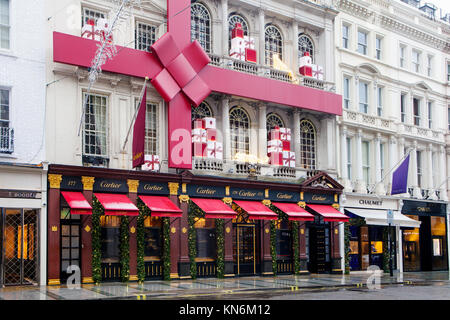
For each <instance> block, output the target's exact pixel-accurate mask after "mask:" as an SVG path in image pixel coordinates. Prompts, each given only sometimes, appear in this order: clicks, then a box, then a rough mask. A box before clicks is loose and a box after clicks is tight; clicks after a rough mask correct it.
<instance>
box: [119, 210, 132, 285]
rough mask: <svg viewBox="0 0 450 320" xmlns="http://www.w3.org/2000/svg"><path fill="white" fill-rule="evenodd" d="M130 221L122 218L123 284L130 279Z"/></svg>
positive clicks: (121, 274) (121, 268) (125, 217)
mask: <svg viewBox="0 0 450 320" xmlns="http://www.w3.org/2000/svg"><path fill="white" fill-rule="evenodd" d="M129 229H130V221H129V220H128V217H127V216H121V217H120V244H119V248H120V278H121V280H122V282H128V280H129V279H130V233H129Z"/></svg>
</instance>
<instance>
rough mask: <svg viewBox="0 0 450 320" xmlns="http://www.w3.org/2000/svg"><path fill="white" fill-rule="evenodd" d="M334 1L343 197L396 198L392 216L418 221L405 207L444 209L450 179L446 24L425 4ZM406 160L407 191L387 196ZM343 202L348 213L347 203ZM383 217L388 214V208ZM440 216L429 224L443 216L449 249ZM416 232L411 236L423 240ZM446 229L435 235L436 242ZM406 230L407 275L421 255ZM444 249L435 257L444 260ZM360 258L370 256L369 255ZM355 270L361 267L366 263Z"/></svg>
mask: <svg viewBox="0 0 450 320" xmlns="http://www.w3.org/2000/svg"><path fill="white" fill-rule="evenodd" d="M405 2H406V3H405ZM416 2H417V1H414V3H416ZM336 3H337V6H338V10H339V11H340V13H339V15H338V17H337V18H336V20H335V30H336V34H335V43H336V54H335V56H336V66H337V68H336V83H337V88H338V92H339V93H341V94H342V96H343V108H344V110H343V115H342V117H338V126H337V130H338V131H339V133H338V135H339V139H338V144H339V148H338V150H339V176H340V179H341V180H340V181H341V183H342V184H343V185H344V186H345V197H346V198H352V197H365V198H366V197H369V198H372V199H374V200H377V199H378V200H379V199H384V200H386V201H391V200H395V199H397V200H398V201H399V206H398V208H397V209H393V210H399V212H400V211H401V212H403V213H406V214H408V215H411V216H413V218H414V217H415V218H417V217H419V216H416V215H417V212H407V210H406V209H405V208H406V207H403V209H402V205H403V204H404V203H406V202H407V201H412V200H413V199H414V201H422V202H423V203H424V204H429V203H436V204H439V205H443V206H445V205H446V202H447V201H448V194H447V190H448V181H447V177H448V176H449V174H448V167H447V160H446V151H445V145H446V140H445V136H446V134H447V131H448V124H447V122H446V121H445V120H446V119H447V106H448V75H447V64H448V59H449V54H450V42H449V36H448V35H449V30H450V26H449V24H448V22H446V21H444V20H442V19H440V17H439V16H438V15H439V13H438V12H437V11H436V13H435V16H434V15H430V13H429V12H428V11H423V10H425V9H426V7H427V6H423V7H420V9H419V8H418V7H415V6H412V5H410V4H408V1H375V0H367V1H357V0H355V1H353V0H341V1H337V2H336ZM407 154H409V155H410V162H409V175H408V193H406V194H403V195H400V196H398V195H397V196H390V191H391V183H392V171H393V169H395V168H396V167H397V165H398V164H399V163H400V162H401V161H402V160H403V159H405V157H406V155H407ZM402 199H403V200H404V201H402ZM405 201H406V202H405ZM343 204H344V207H345V200H344V201H343ZM369 207H370V206H369ZM361 208H366V209H367V206H366V207H364V205H362V206H361ZM391 209H392V208H391ZM379 214H380V215H384V216H385V215H386V210H384V211H380V212H379ZM438 216H439V218H437V217H436V218H433V217H432V218H431V219H432V220H433V222H432V223H434V220H435V219H441V218H444V220H442V221H441V220H439V223H440V224H442V225H440V228H441V229H442V228H444V232H443V234H444V242H443V243H444V244H445V242H446V241H448V240H445V238H446V236H447V234H446V233H445V224H446V222H445V214H444V215H443V216H442V215H441V212H440V211H439V213H438ZM427 219H429V217H427V218H421V217H420V219H419V218H418V219H416V220H420V221H421V222H422V227H421V229H420V230H421V231H420V236H421V237H422V238H424V239H425V238H428V237H429V235H426V234H425V233H423V232H424V231H423V230H424V229H426V228H429V226H427V223H429V222H428V221H427ZM447 221H448V219H447ZM436 223H437V222H436ZM418 230H419V229H415V231H412V232H409V233H411V234H414V235H417V238H419V231H418ZM441 231H442V230H441ZM441 231H439V232H438V231H436V232H438V233H439V237H440V236H441V233H442V232H441ZM402 232H403V231H401V229H400V228H399V227H398V226H397V234H396V243H395V246H396V249H397V252H398V255H397V259H396V260H397V266H398V268H399V269H402V267H403V266H404V264H405V268H403V269H404V270H407V269H408V268H407V267H406V264H408V263H410V262H408V261H409V260H408V259H416V260H417V259H419V258H417V257H414V258H411V256H412V255H414V254H418V250H419V249H418V247H419V243H418V242H417V243H415V242H414V241H413V240H412V236H411V235H407V233H408V232H406V231H404V232H403V234H402ZM433 232H435V231H433ZM433 232H432V233H433ZM436 237H437V236H436ZM355 238H357V236H356V234H355ZM355 241H356V240H355ZM402 241H403V242H402ZM430 241H431V240H430ZM433 241H435V240H433ZM436 241H438V240H436ZM435 243H436V246H438V245H439V244H438V242H435ZM416 245H417V249H414V250H417V251H414V250H413V249H412V248H413V247H414V248H416V247H415V246H416ZM420 245H421V246H423V245H424V244H423V243H421V244H420ZM430 246H431V245H430ZM355 250H356V249H355ZM411 250H412V251H414V252H413V253H411ZM429 250H431V247H430V248H426V249H424V248H422V251H423V255H422V258H421V259H422V260H423V259H424V257H423V256H424V255H426V254H428V253H427V252H428V251H429ZM402 251H403V256H402V254H401V252H402ZM444 251H445V252H439V250H437V251H436V252H434V253H435V254H442V256H441V257H442V260H447V256H448V255H447V254H446V249H445V250H444ZM360 254H361V252H360ZM363 255H364V256H367V258H368V257H369V253H367V254H366V253H363ZM370 256H372V255H371V254H370ZM431 259H432V258H431V255H430V260H431ZM433 259H435V257H433ZM416 262H417V261H416ZM419 264H420V263H419ZM356 265H357V264H356ZM425 265H426V263H425V262H423V261H422V268H423V269H424V270H431V267H429V266H425ZM444 265H445V266H446V265H447V262H446V261H445V263H444ZM445 266H444V267H443V268H444V269H445V268H446V267H445ZM440 267H441V266H439V267H438V266H436V268H438V269H439V268H440ZM355 268H356V269H358V268H361V263H360V264H359V266H356V267H355ZM415 268H416V267H415ZM417 268H418V269H420V266H419V267H417ZM417 268H416V269H417ZM413 269H414V268H413Z"/></svg>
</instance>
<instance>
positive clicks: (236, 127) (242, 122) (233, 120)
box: [230, 106, 250, 158]
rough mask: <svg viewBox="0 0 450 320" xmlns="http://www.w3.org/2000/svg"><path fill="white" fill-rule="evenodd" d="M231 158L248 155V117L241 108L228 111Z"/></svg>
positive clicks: (237, 107)
mask: <svg viewBox="0 0 450 320" xmlns="http://www.w3.org/2000/svg"><path fill="white" fill-rule="evenodd" d="M230 133H231V157H233V158H234V157H235V156H236V154H237V153H241V154H249V153H250V117H249V115H248V113H247V112H246V111H245V110H244V109H243V108H241V107H239V106H236V107H233V108H231V110H230Z"/></svg>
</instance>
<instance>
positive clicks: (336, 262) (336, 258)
mask: <svg viewBox="0 0 450 320" xmlns="http://www.w3.org/2000/svg"><path fill="white" fill-rule="evenodd" d="M336 209H339V207H336ZM338 225H339V222H331V223H330V228H331V230H330V231H331V237H330V241H331V273H334V274H342V269H341V260H342V257H341V250H340V247H339V245H340V241H339V226H338Z"/></svg>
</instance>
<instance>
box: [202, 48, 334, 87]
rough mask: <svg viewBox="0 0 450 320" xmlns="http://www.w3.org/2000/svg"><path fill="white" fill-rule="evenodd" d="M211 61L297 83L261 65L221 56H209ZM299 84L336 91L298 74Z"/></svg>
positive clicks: (289, 76) (238, 69)
mask: <svg viewBox="0 0 450 320" xmlns="http://www.w3.org/2000/svg"><path fill="white" fill-rule="evenodd" d="M209 57H210V59H211V63H210V64H211V65H213V66H217V67H220V68H225V69H232V70H236V71H240V72H245V73H249V74H254V75H257V76H261V77H265V78H270V79H275V80H279V81H284V82H289V83H297V81H296V80H295V79H293V78H292V75H291V74H289V72H286V71H281V70H277V69H273V68H271V67H268V66H265V65H260V64H256V63H252V62H247V61H241V60H238V59H234V58H230V57H228V56H220V55H216V54H209ZM295 77H296V78H297V79H298V84H299V85H301V86H305V87H310V88H314V89H319V90H326V91H331V92H334V91H335V85H334V83H332V82H326V81H322V80H318V79H315V78H312V77H304V76H302V75H300V74H296V75H295Z"/></svg>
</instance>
